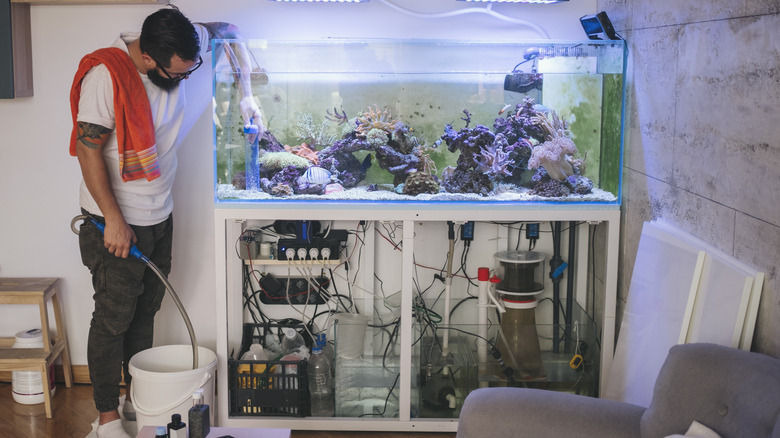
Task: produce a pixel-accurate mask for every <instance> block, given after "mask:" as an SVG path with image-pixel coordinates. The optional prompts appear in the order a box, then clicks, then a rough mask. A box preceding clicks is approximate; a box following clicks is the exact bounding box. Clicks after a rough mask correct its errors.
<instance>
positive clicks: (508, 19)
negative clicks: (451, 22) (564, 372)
mask: <svg viewBox="0 0 780 438" xmlns="http://www.w3.org/2000/svg"><path fill="white" fill-rule="evenodd" d="M379 2H380V3H384V4H385V5H387V6H389V7H391V8H393V9H395V10H397V11H399V12H402V13H404V14H407V15H411V16H413V17H418V18H447V17H454V16H457V15H463V14H474V13H480V14H487V15H490V16H491V17H494V18H498V19H499V20H502V21H506V22H509V23H514V24H519V25H521V26H526V27H529V28H531V29H532V30H534V31H536V33H538V34H540V35H542V36H544V37H545V38H547V39H550V34H548V33H547V31H545V30H544V29H542V27H541V26H539V25H538V24H535V23H532V22H530V21H527V20H522V19H519V18H512V17H509V16H506V15H504V14H500V13H498V12H496V11H494V10H493V9H492V5H487V7H485V8H465V9H455V10H452V11H449V12H439V13H428V12H418V11H414V10H411V9H408V8H405V7H403V6H399V5H397V4H395V3H393V2H392V1H390V0H379Z"/></svg>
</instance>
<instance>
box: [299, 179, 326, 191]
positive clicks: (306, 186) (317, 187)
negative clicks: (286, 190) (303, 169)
mask: <svg viewBox="0 0 780 438" xmlns="http://www.w3.org/2000/svg"><path fill="white" fill-rule="evenodd" d="M324 192H325V184H317V183H313V182H309V181H308V180H307V179H306V177H304V176H301V177H300V178H298V181H297V183H296V185H295V193H297V194H302V195H321V194H323V193H324Z"/></svg>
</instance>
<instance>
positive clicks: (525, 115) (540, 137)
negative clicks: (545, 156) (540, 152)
mask: <svg viewBox="0 0 780 438" xmlns="http://www.w3.org/2000/svg"><path fill="white" fill-rule="evenodd" d="M539 116H542V114H541V113H540V112H538V111H536V110H535V109H534V100H533V99H532V98H530V97H527V98H525V100H524V101H523V103H522V104H517V105H516V106H515V110H514V111H508V112H507V114H506V117H504V118H501V117H499V118H497V119H496V120H495V122H493V131H494V132H495V133H496V135H498V134H503V135H504V136H505V137H506V139H507V142H508V143H509V144H515V143H517V142H519V141H522V140H523V139H534V140H536V141H538V142H540V143H541V142H543V141H544V140H545V133H544V131H543V130H542V128H541V127H540V126H539V124H538V120H536V118H537V117H539ZM526 141H527V140H526Z"/></svg>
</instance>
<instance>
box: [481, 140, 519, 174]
mask: <svg viewBox="0 0 780 438" xmlns="http://www.w3.org/2000/svg"><path fill="white" fill-rule="evenodd" d="M505 145H506V138H505V137H504V136H503V135H501V134H499V135H497V136H496V139H495V141H494V142H493V143H492V144H491V145H490V146H488V147H486V148H484V149H482V150H481V151H480V152H479V154H475V155H474V161H475V162H476V163H477V171H478V172H483V173H485V174H487V175H488V176H489V177H491V178H498V177H501V176H511V175H512V169H513V168H514V162H512V161H511V160H510V158H509V154H508V153H507V152H505V151H504V147H505Z"/></svg>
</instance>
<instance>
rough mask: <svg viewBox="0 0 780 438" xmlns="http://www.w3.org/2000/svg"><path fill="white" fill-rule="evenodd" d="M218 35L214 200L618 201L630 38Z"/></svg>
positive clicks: (228, 201) (610, 202) (215, 95)
mask: <svg viewBox="0 0 780 438" xmlns="http://www.w3.org/2000/svg"><path fill="white" fill-rule="evenodd" d="M213 44H214V50H215V53H220V52H222V53H225V51H226V49H227V48H228V47H229V46H230V45H231V44H244V45H245V46H246V47H247V48H248V49H249V51H250V52H251V55H252V56H251V58H253V59H252V62H253V63H254V66H253V71H252V87H253V90H254V93H255V96H256V97H257V99H259V102H258V105H259V106H260V108H261V109H262V112H263V120H262V122H263V125H264V126H265V128H266V130H265V132H264V133H262V135H260V136H257V135H256V134H255V132H256V131H254V130H253V129H252V127H251V126H250V127H246V126H245V124H244V121H243V119H242V117H241V114H240V110H239V101H240V98H241V94H240V91H239V90H240V87H239V86H238V83H237V81H236V78H237V75H236V69H235V66H234V62H231V61H235V58H233V57H231V56H215V57H214V64H213V74H214V126H215V131H214V133H215V197H216V201H217V202H218V203H235V202H242V203H268V202H282V203H284V202H289V201H291V200H294V201H301V200H306V201H311V202H315V203H316V202H317V201H334V200H335V201H338V202H358V203H359V202H382V203H385V202H408V203H415V202H426V203H431V202H433V203H436V202H449V203H452V202H462V203H464V205H466V204H475V203H477V204H478V203H485V202H487V203H491V202H492V203H518V204H523V203H536V204H538V203H568V204H572V203H574V204H576V203H587V204H619V203H620V196H621V167H622V153H623V152H622V151H623V148H622V132H623V113H624V109H623V107H624V74H625V59H626V56H625V55H626V49H625V46H624V43H623V41H591V40H588V41H542V42H527V43H508V42H453V41H434V40H331V39H326V40H317V41H273V40H247V41H233V40H215V41H214V42H213Z"/></svg>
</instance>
